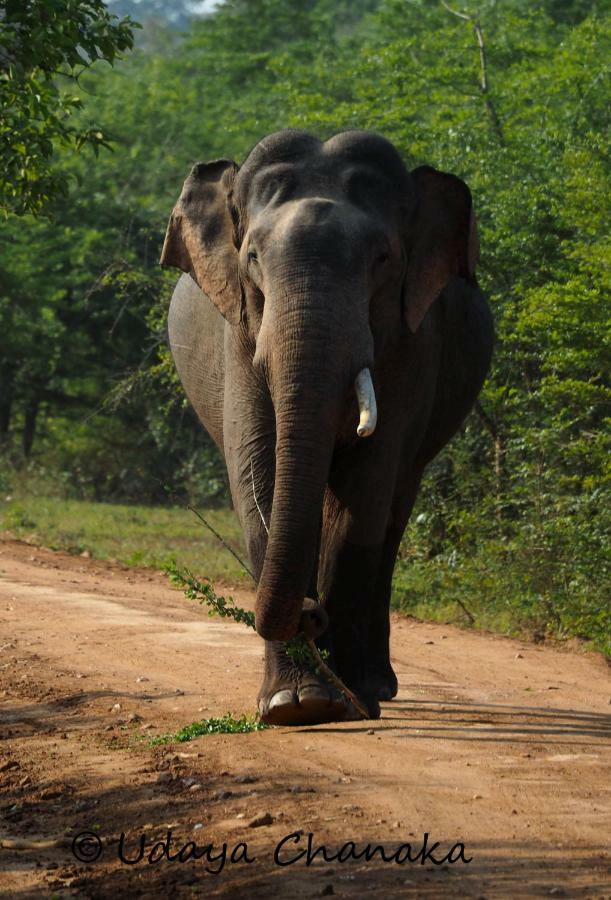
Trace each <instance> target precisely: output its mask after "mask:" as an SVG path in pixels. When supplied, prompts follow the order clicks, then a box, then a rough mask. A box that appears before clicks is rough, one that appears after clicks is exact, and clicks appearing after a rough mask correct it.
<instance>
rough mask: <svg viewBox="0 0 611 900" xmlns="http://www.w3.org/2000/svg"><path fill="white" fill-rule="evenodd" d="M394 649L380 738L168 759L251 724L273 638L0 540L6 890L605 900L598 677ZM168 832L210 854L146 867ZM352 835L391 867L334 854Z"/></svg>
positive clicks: (412, 632)
mask: <svg viewBox="0 0 611 900" xmlns="http://www.w3.org/2000/svg"><path fill="white" fill-rule="evenodd" d="M237 599H239V601H240V603H241V604H242V605H252V600H253V598H252V596H250V595H249V594H242V595H239V597H238V598H237ZM392 646H393V659H394V663H395V668H396V670H397V674H398V677H399V683H400V690H399V695H398V697H397V698H396V700H395V701H393V702H392V703H386V704H383V712H382V719H381V720H380V721H379V722H365V723H358V722H357V723H346V724H342V725H333V726H317V727H314V728H304V729H301V730H300V729H295V728H282V729H280V728H278V729H268V730H266V731H263V732H258V733H251V734H235V735H226V734H224V735H212V736H207V737H203V738H200V739H198V740H196V741H194V742H191V743H185V744H173V745H169V746H164V745H162V746H152V745H151V737H152V736H154V735H157V734H160V733H163V732H166V731H170V730H173V729H176V728H177V727H180V726H181V725H185V724H187V723H189V722H192V721H193V720H195V719H200V718H202V717H208V716H214V715H222V714H224V713H225V712H227V711H228V710H230V711H231V712H233V713H235V714H239V713H242V712H252V711H254V709H255V697H256V692H257V687H258V683H259V678H260V673H261V668H262V653H261V643H260V640H259V639H258V638H257V637H256V635H254V633H252V632H249V631H247V630H246V629H245V628H243V627H242V626H238V625H235V624H232V623H225V622H224V621H219V620H212V619H210V618H209V617H208V616H207V615H206V613H205V612H204V611H203V610H202V609H201V608H200V607H199V606H197V605H196V604H193V603H190V602H189V601H187V600H185V598H184V597H183V596H182V594H181V593H180V592H177V591H174V590H172V589H170V588H169V587H168V584H167V580H166V579H165V577H164V576H162V575H160V574H158V573H155V572H150V571H144V570H140V571H136V570H131V569H130V570H127V569H124V568H122V567H120V566H112V565H108V564H103V563H99V562H97V561H95V560H89V559H82V558H78V557H76V558H75V557H70V556H67V555H66V554H63V553H53V552H51V551H48V550H42V549H35V548H32V547H30V546H28V545H26V544H20V543H16V542H6V541H5V542H3V543H1V544H0V845H2V848H1V849H0V894H1V895H2V896H6V897H11V898H24V897H37V896H45V897H49V896H54V897H57V898H62V897H88V898H89V897H104V898H106V897H108V898H110V897H112V898H116V897H130V898H131V897H137V896H146V897H190V896H197V895H200V894H201V895H205V896H212V897H238V896H239V897H242V896H243V897H248V898H250V897H255V898H256V897H287V898H288V897H291V898H293V897H315V896H325V895H331V894H333V895H335V896H338V897H364V896H368V897H384V898H386V897H399V896H401V897H418V898H420V897H425V898H428V897H474V898H476V897H478V898H484V897H485V898H496V897H543V896H564V897H582V896H583V897H585V896H588V897H610V896H611V873H610V869H609V837H610V836H611V815H610V803H609V800H610V794H611V784H610V781H611V774H610V773H611V752H610V737H611V731H610V722H609V712H610V711H611V707H610V705H609V704H610V702H611V701H610V698H611V684H610V680H609V673H608V668H607V666H606V664H605V663H604V661H603V660H602V659H601V658H600V657H598V656H595V655H588V654H584V653H580V652H578V651H577V650H574V651H573V652H570V651H568V650H557V649H551V648H547V647H541V646H535V645H530V644H527V643H523V642H520V641H514V640H508V639H504V638H498V637H491V636H488V635H481V634H472V633H469V632H464V631H460V630H459V629H456V628H453V627H449V626H436V625H425V624H422V623H417V622H414V621H412V620H410V619H407V618H400V617H395V619H394V622H393V641H392ZM265 814H269V816H268V817H267V819H265V818H264V819H263V821H269V820H270V819H271V822H270V824H263V825H260V826H258V827H251V820H252V819H253V818H256V817H258V816H265ZM168 828H170V830H171V839H170V845H169V853H170V855H176V854H178V853H179V851H180V850H181V848H183V847H184V845H186V844H187V843H188V842H189V841H195V842H196V844H197V847H198V848H199V851H201V852H203V851H204V848H205V847H206V845H208V844H210V843H213V844H214V850H211V851H210V850H209V851H208V854H207V857H206V856H204V857H203V858H200V859H198V860H194V859H190V860H188V861H186V862H182V863H181V862H180V860H179V859H174V860H173V861H169V860H168V859H167V858H162V859H160V861H159V862H156V863H155V862H153V863H151V862H148V854H149V852H150V850H151V849H152V847H153V845H154V844H155V842H156V841H158V840H162V841H166V850H167V848H168V845H167V835H168ZM300 830H301V831H302V832H303V834H302V835H300V836H299V837H297V836H296V835H294V834H293V833H294V832H297V831H300ZM82 832H91V833H92V834H93V837H92V838H91V839H90V840H89V842H87V841H84V842H82V843H78V842H77V843H76V844H75V851H76V852H77V853H79V854H80V855H81V856H86V855H87V854H90V855H91V856H95V855H96V854H97V853H98V852H99V853H100V856H99V857H98V858H97V860H96V861H91V862H85V861H79V859H77V858H76V856H75V855H74V852H73V849H72V841H73V839H74V837H75V836H76V835H77V834H80V833H82ZM121 833H124V835H125V836H124V839H123V843H122V844H120V843H119V839H120V836H121ZM310 833H311V834H312V835H313V838H312V842H313V844H312V849H316V847H320V846H321V845H324V846H325V847H326V852H327V858H328V860H329V861H326V860H325V859H324V858H323V855H322V853H319V854H317V855H316V856H315V857H314V858H313V860H311V863H310V865H308V864H307V863H308V858H307V847H308V835H309V834H310ZM424 833H428V839H427V843H426V846H425V848H424V852H423V850H422V848H423V841H424ZM291 834H293V837H292V838H289V839H287V840H286V841H285V842H284V844H282V841H283V839H284V838H287V836H289V835H291ZM142 835H144V838H143V841H144V853H143V858H142V860H141V861H140V862H133V863H132V864H129V863H127V862H123V861H122V860H121V858H120V855H121V854H122V856H123V858H124V859H128V858H129V859H131V860H135V859H137V858H138V855H139V847H140V843H139V842H140V839H141V836H142ZM98 840H99V843H98ZM37 841H41V842H50V844H48V845H47V846H46V847H45V846H44V844H43V845H37V844H36V842H37ZM348 841H354V842H355V843H356V848H354V853H353V854H352V855H356V854H358V853H362V851H364V850H365V848H366V846H367V844H371V845H372V847H375V845H381V847H382V849H383V851H384V853H385V854H386V859H387V861H384V860H383V859H381V856H380V854H381V852H382V851H381V850H379V851H376V853H375V855H374V856H373V858H372V859H370V860H369V861H368V860H367V859H366V857H365V856H361V857H360V858H359V859H357V860H355V859H350V858H349V859H347V860H345V861H338V860H333V859H332V857H333V855H334V854H337V853H338V851H340V850H341V848H342V846H343V845H345V844H346V843H347V842H348ZM20 842H21V844H20ZM241 842H243V843H246V844H247V850H246V851H245V850H244V847H243V846H241V847H240V846H237V845H239V844H240V843H241ZM434 842H438V843H439V846H438V847H437V848H435V847H433V844H434ZM223 843H225V844H226V845H227V850H226V860H225V865H224V866H222V863H223V856H222V853H223ZM407 843H409V844H410V845H411V848H410V851H409V853H410V854H411V857H412V858H416V861H415V862H409V861H404V862H402V863H401V862H399V861H398V860H401V859H402V860H406V855H407V853H408V851H407V849H406V847H405V846H403V848H401V845H405V844H407ZM460 844H462V845H464V850H463V849H461V847H460V846H458V845H460ZM279 845H281V846H280V848H279V849H278V850H277V854H278V861H275V859H274V853H275V851H276V848H278V846H279ZM18 846H22V847H24V849H16V847H18ZM236 846H237V849H235V848H236ZM453 847H454V849H453V850H452V848H453ZM350 850H351V848H350V846H348V847H347V848H346V847H344V850H343V854H342V858H343V857H344V856H348V857H349V856H350V855H351V853H350ZM451 850H452V856H451V859H455V860H456V861H455V862H446V863H445V864H443V865H436V864H435V863H434V862H433V859H431V854H432V857H433V858H434V859H436V860H438V861H439V860H441V859H442V858H443V857H444V856H447V855H448V853H450V851H451ZM155 852H156V854H157V855H162V853H163V848H162V847H161V848H157V851H155ZM232 852H233V857H234V859H235V860H236V861H235V862H231V854H232ZM245 852H246V853H247V856H248V859H251V860H253V861H251V862H247V861H245V860H244V858H243V855H244V853H245ZM300 854H301V855H300ZM184 855H188V850H186V851H183V856H184ZM468 858H470V859H471V862H469V863H466V862H464V861H463V860H464V859H468ZM422 859H424V864H422ZM291 860H293V861H292V862H291ZM278 862H283V863H289V862H290V863H291V864H290V865H286V864H285V865H279V864H278ZM207 869H211V870H214V871H218V874H217V875H214V874H211V872H209V871H206V870H207Z"/></svg>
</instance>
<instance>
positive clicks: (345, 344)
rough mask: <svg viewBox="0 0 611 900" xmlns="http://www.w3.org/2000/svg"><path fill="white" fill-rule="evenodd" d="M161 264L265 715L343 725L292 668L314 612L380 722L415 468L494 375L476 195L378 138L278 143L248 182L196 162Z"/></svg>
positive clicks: (318, 685) (221, 165) (270, 142)
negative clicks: (237, 545) (253, 634)
mask: <svg viewBox="0 0 611 900" xmlns="http://www.w3.org/2000/svg"><path fill="white" fill-rule="evenodd" d="M161 261H162V264H163V265H169V266H176V267H178V268H180V269H182V270H183V271H184V272H185V273H188V274H184V275H183V276H182V277H181V278H180V280H179V282H178V284H177V286H176V289H175V291H174V295H173V297H172V303H171V307H170V313H169V336H170V344H171V348H172V353H173V356H174V359H175V361H176V366H177V369H178V372H179V374H180V378H181V381H182V383H183V385H184V388H185V390H186V392H187V395H188V397H189V400H190V401H191V403H192V405H193V407H194V409H195V411H196V413H197V415H198V416H199V418H200V420H201V421H202V423H203V425H204V426H205V428H206V429H207V430H208V432H209V433H210V435H211V436H212V437H213V439H214V440H215V442H216V443H217V445H218V447H219V449H220V450H221V452H222V453H223V455H224V457H225V460H226V463H227V470H228V473H229V481H230V485H231V492H232V497H233V501H234V505H235V509H236V511H237V514H238V516H239V519H240V522H241V524H242V527H243V529H244V534H245V538H246V544H247V547H248V553H249V557H250V560H251V563H252V567H253V571H254V573H255V576H256V579H257V604H256V626H257V631H258V632H259V634H260V635H261V636H262V637H263V638H265V641H266V671H265V677H264V681H263V684H262V687H261V690H260V694H259V709H260V711H261V714H262V716H263V718H264V719H265V720H266V721H269V722H273V723H279V724H299V723H313V722H322V721H332V720H340V719H342V718H346V717H350V716H352V715H354V710H353V709H352V708H348V706H347V703H346V701H345V700H344V699H343V697H341V696H340V695H338V694H337V692H336V691H335V690H334V689H333V688H331V687H330V686H329V685H327V683H326V682H325V681H324V680H323V679H322V678H320V677H318V676H316V675H312V674H310V673H308V672H306V671H303V670H301V669H300V668H299V667H298V666H296V665H295V664H293V663H292V662H291V660H290V659H289V658H288V657H287V656H286V654H285V653H284V650H283V642H284V641H286V640H288V639H289V638H291V637H292V636H293V635H295V633H296V632H297V630H298V628H299V626H300V622H301V623H302V624H303V619H302V607H303V605H304V598H306V597H310V598H315V599H318V598H321V599H322V602H324V605H325V608H326V611H327V612H328V615H329V619H330V625H329V628H328V630H327V632H326V633H325V635H324V636H323V638H322V641H321V642H322V643H323V644H325V645H326V646H327V647H328V649H329V651H330V654H331V656H330V659H331V663H332V666H333V667H334V669H335V670H336V671H337V673H338V674H339V675H340V677H341V678H342V679H343V680H344V681H345V682H346V683H347V684H348V685H349V686H350V687H351V688H352V689H353V690H355V691H356V692H357V693H358V694H359V696H360V697H361V698H362V700H363V701H364V702H365V704H366V705H367V707H368V710H369V713H370V715H371V716H372V717H376V716H379V702H378V701H379V700H380V699H383V700H388V699H391V698H392V697H393V696H394V695H395V693H396V690H397V680H396V677H395V674H394V672H393V670H392V667H391V663H390V658H389V647H388V640H389V597H390V588H391V577H392V572H393V567H394V564H395V559H396V555H397V551H398V547H399V542H400V540H401V536H402V534H403V531H404V529H405V526H406V524H407V520H408V517H409V515H410V512H411V510H412V507H413V504H414V501H415V498H416V494H417V491H418V487H419V484H420V480H421V478H422V473H423V470H424V468H425V466H426V464H427V463H428V462H430V461H431V460H432V459H433V457H434V456H435V455H436V454H437V453H438V452H439V451H440V450H441V448H442V447H443V446H444V445H445V444H446V443H447V442H448V440H449V439H450V438H451V436H452V435H453V434H454V433H455V432H456V431H457V430H458V429H459V427H460V425H461V423H462V422H463V420H464V418H465V416H466V414H467V413H468V411H469V409H470V408H471V406H472V404H473V402H474V400H475V398H476V396H477V394H478V392H479V390H480V388H481V385H482V383H483V381H484V378H485V375H486V372H487V370H488V366H489V363H490V356H491V349H492V340H493V331H492V322H491V317H490V312H489V309H488V305H487V303H486V300H485V298H484V296H483V294H482V293H481V291H480V290H479V288H478V286H477V282H476V280H475V265H476V261H477V234H476V227H475V218H474V215H473V211H472V204H471V196H470V193H469V190H468V188H467V187H466V185H465V184H464V183H463V182H462V181H460V179H458V178H456V177H455V176H452V175H447V174H444V173H441V172H437V171H435V170H434V169H430V168H428V167H422V168H420V169H416V170H414V172H412V173H409V172H408V171H407V170H406V168H405V166H404V164H403V162H402V160H401V158H400V157H399V155H398V153H397V151H396V150H395V149H394V147H393V146H392V145H391V144H390V143H389V142H388V141H386V140H385V139H383V138H382V137H380V136H378V135H375V134H371V133H367V132H359V131H352V132H345V133H342V134H339V135H336V136H335V137H333V138H332V139H330V140H329V141H327V142H326V143H321V142H320V141H318V140H317V139H316V138H314V137H312V136H310V135H308V134H305V133H303V132H298V131H283V132H279V133H277V134H274V135H271V136H269V137H266V138H265V139H264V140H262V141H261V142H260V143H259V144H258V145H257V146H256V147H255V148H254V149H253V150H252V152H251V153H250V154H249V156H248V158H247V159H246V161H245V162H244V164H243V165H242V166H241V167H240V168H238V167H237V166H236V165H235V163H232V162H229V161H227V160H217V161H216V162H213V163H208V164H198V165H197V166H195V167H194V169H193V170H192V172H191V174H190V175H189V177H188V178H187V180H186V181H185V184H184V187H183V191H182V194H181V196H180V198H179V200H178V202H177V204H176V206H175V208H174V211H173V213H172V217H171V219H170V223H169V225H168V232H167V235H166V241H165V244H164V249H163V254H162V260H161ZM366 366H367V367H369V369H370V370H371V374H372V378H373V383H374V386H375V390H376V397H377V404H378V424H377V428H376V430H375V433H374V434H373V435H372V436H371V437H368V438H365V439H361V438H358V437H357V434H356V426H357V423H358V407H357V401H356V397H355V392H354V387H353V383H354V379H355V376H356V375H357V374H358V373H359V372H360V371H361V370H362V369H363V367H366ZM268 528H269V536H268V533H267V529H268Z"/></svg>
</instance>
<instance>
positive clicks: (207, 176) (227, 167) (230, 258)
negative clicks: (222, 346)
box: [160, 159, 242, 325]
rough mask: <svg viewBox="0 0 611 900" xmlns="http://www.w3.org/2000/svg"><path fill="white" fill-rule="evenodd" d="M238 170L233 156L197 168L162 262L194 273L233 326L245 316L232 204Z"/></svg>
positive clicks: (177, 211) (175, 212) (175, 217)
mask: <svg viewBox="0 0 611 900" xmlns="http://www.w3.org/2000/svg"><path fill="white" fill-rule="evenodd" d="M237 171H238V167H237V166H236V164H235V163H234V162H231V161H230V160H228V159H217V160H215V161H214V162H209V163H197V165H195V166H194V167H193V168H192V170H191V172H190V174H189V176H188V178H187V180H186V181H185V183H184V185H183V189H182V193H181V195H180V197H179V198H178V201H177V202H176V206H175V207H174V209H173V211H172V215H171V216H170V221H169V223H168V228H167V231H166V236H165V241H164V244H163V250H162V251H161V259H160V263H161V265H162V266H175V267H176V268H177V269H182V271H183V272H188V273H189V274H190V275H191V277H192V278H193V279H194V280H195V281H196V282H197V284H198V285H199V286H200V288H201V289H202V291H204V292H205V293H206V294H207V295H208V296H209V297H210V299H211V300H212V301H213V303H214V304H215V306H216V307H217V308H218V309H219V311H220V312H221V313H222V315H223V316H224V317H225V318H226V319H227V321H228V322H231V324H232V325H237V324H238V322H239V321H240V319H241V317H242V287H241V284H240V278H239V275H238V251H237V250H236V247H235V244H234V239H233V231H234V229H233V221H232V217H231V213H230V208H229V195H230V193H231V190H232V187H233V181H234V178H235V175H236V172H237Z"/></svg>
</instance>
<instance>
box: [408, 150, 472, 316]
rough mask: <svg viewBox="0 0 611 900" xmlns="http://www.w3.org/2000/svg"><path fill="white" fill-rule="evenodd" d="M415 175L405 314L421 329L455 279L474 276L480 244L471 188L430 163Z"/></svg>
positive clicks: (409, 235) (417, 170) (409, 234)
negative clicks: (432, 304) (429, 310)
mask: <svg viewBox="0 0 611 900" xmlns="http://www.w3.org/2000/svg"><path fill="white" fill-rule="evenodd" d="M411 177H412V179H413V185H414V189H415V196H416V205H415V207H414V209H413V212H412V215H411V217H410V220H409V221H408V222H407V223H406V229H405V249H406V253H407V268H406V273H405V280H404V283H403V316H404V319H405V321H406V322H407V324H408V325H409V327H410V329H411V330H412V331H417V329H418V328H419V326H420V323H421V322H422V320H423V319H424V317H425V315H426V313H427V310H428V308H429V306H430V305H431V303H433V301H434V300H435V299H436V298H437V297H438V296H439V294H440V293H441V291H442V290H443V288H444V287H445V286H446V284H447V283H448V282H449V281H450V280H451V279H452V278H454V277H455V276H457V275H460V276H462V277H463V278H466V279H467V280H469V281H473V280H474V278H475V266H476V265H477V260H478V257H479V247H478V239H477V224H476V221H475V214H474V212H473V204H472V201H471V192H470V190H469V188H468V187H467V185H466V184H465V183H464V181H461V180H460V178H457V177H456V176H455V175H448V174H447V173H446V172H438V171H437V170H436V169H432V168H431V167H430V166H421V167H420V168H419V169H414V171H413V172H412V173H411Z"/></svg>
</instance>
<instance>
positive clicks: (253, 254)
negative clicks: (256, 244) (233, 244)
mask: <svg viewBox="0 0 611 900" xmlns="http://www.w3.org/2000/svg"><path fill="white" fill-rule="evenodd" d="M246 255H247V257H248V262H258V260H259V257H258V256H257V251H256V250H252V249H251V250H249V251H248V253H247V254H246Z"/></svg>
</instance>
